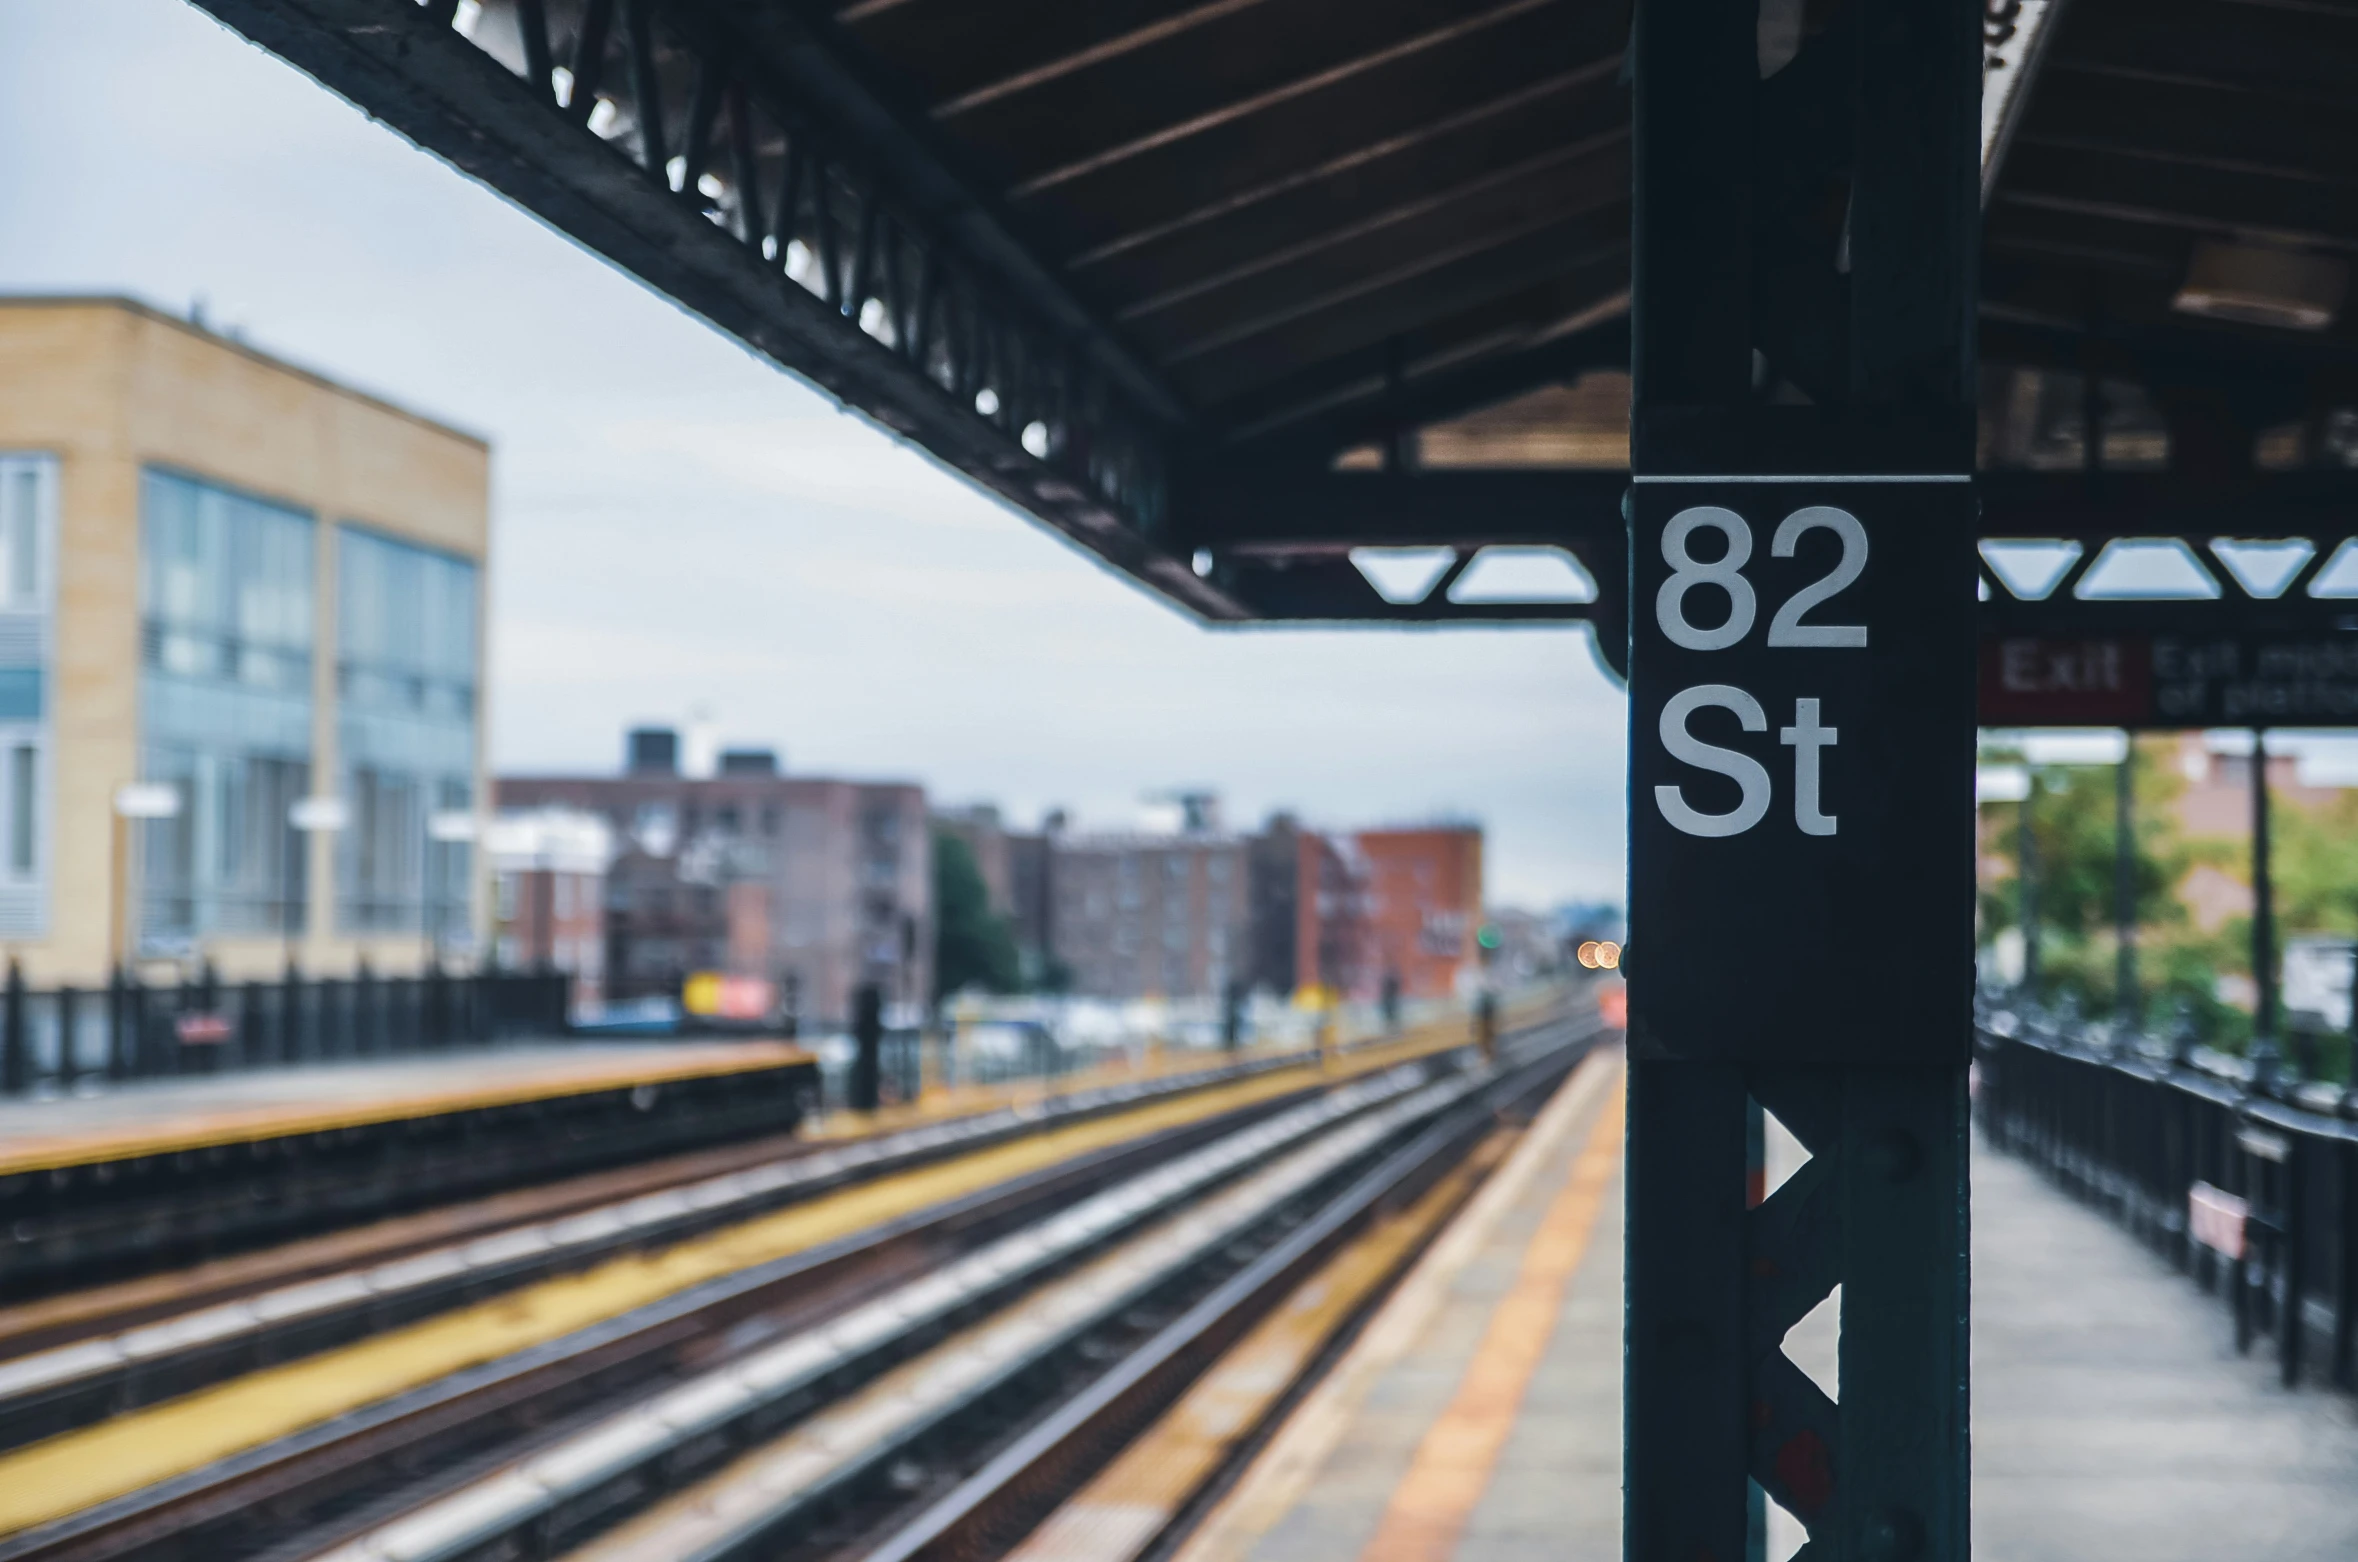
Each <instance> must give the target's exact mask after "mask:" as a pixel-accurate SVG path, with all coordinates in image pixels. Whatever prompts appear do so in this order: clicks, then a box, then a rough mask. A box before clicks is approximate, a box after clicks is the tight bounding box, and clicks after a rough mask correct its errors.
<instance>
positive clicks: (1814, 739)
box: [1777, 700, 1842, 835]
mask: <svg viewBox="0 0 2358 1562" xmlns="http://www.w3.org/2000/svg"><path fill="white" fill-rule="evenodd" d="M1841 736H1842V734H1841V732H1840V731H1839V730H1838V729H1836V728H1833V727H1827V726H1822V725H1820V724H1819V722H1818V702H1817V701H1816V700H1795V701H1794V702H1793V725H1792V726H1790V727H1780V728H1778V729H1777V741H1778V742H1779V743H1783V744H1785V745H1787V746H1788V747H1790V748H1791V749H1792V750H1793V822H1794V823H1795V824H1797V825H1799V826H1800V827H1801V833H1802V834H1804V835H1832V834H1833V833H1834V830H1835V823H1834V816H1833V815H1832V814H1828V813H1821V812H1819V809H1818V753H1819V750H1821V749H1829V748H1832V747H1834V745H1835V742H1836V740H1837V739H1839V738H1840V737H1841Z"/></svg>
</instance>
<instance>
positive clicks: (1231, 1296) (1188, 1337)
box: [696, 1038, 1586, 1562]
mask: <svg viewBox="0 0 2358 1562" xmlns="http://www.w3.org/2000/svg"><path fill="white" fill-rule="evenodd" d="M1584 1039H1585V1038H1584ZM1585 1050H1586V1049H1585V1047H1580V1046H1569V1047H1566V1048H1565V1049H1563V1050H1561V1051H1558V1052H1555V1053H1552V1054H1549V1055H1544V1056H1542V1057H1540V1058H1538V1059H1537V1060H1535V1061H1529V1062H1525V1063H1523V1064H1521V1065H1520V1066H1519V1067H1514V1068H1511V1069H1509V1070H1506V1071H1504V1072H1503V1073H1502V1074H1501V1076H1500V1077H1498V1078H1497V1079H1495V1080H1493V1081H1491V1082H1490V1083H1489V1084H1488V1086H1487V1087H1486V1088H1482V1089H1479V1090H1478V1091H1475V1092H1472V1093H1470V1095H1471V1098H1470V1099H1468V1100H1464V1101H1461V1102H1459V1103H1457V1104H1456V1105H1455V1107H1454V1109H1453V1110H1451V1111H1449V1112H1447V1113H1445V1114H1443V1115H1441V1116H1440V1117H1439V1119H1438V1120H1437V1121H1433V1122H1432V1123H1431V1125H1430V1126H1429V1127H1427V1128H1425V1129H1424V1130H1423V1131H1422V1132H1421V1133H1419V1134H1418V1135H1417V1137H1416V1138H1415V1139H1414V1140H1412V1141H1411V1142H1410V1143H1409V1144H1407V1145H1406V1146H1404V1147H1402V1148H1400V1149H1399V1150H1397V1151H1395V1152H1393V1153H1392V1154H1391V1155H1389V1156H1387V1157H1385V1158H1384V1159H1383V1160H1382V1161H1381V1162H1379V1163H1378V1164H1377V1165H1375V1166H1374V1167H1372V1168H1370V1169H1369V1170H1367V1171H1366V1172H1365V1173H1364V1175H1362V1176H1361V1177H1359V1178H1358V1180H1357V1181H1355V1182H1354V1183H1353V1184H1352V1185H1351V1186H1350V1187H1349V1188H1348V1189H1347V1190H1346V1191H1345V1192H1343V1193H1342V1194H1341V1195H1340V1196H1339V1197H1337V1198H1335V1199H1333V1200H1331V1201H1329V1202H1328V1203H1326V1204H1325V1205H1324V1206H1322V1207H1321V1208H1320V1209H1319V1211H1318V1212H1317V1214H1316V1215H1315V1216H1314V1217H1313V1218H1312V1219H1311V1220H1309V1221H1308V1222H1306V1223H1305V1224H1303V1225H1302V1226H1300V1227H1299V1228H1297V1229H1296V1230H1294V1231H1293V1232H1291V1233H1290V1234H1289V1235H1287V1236H1286V1237H1285V1239H1284V1240H1283V1241H1281V1242H1280V1243H1279V1244H1278V1245H1276V1246H1275V1247H1273V1248H1271V1249H1270V1250H1269V1251H1267V1252H1265V1253H1263V1254H1261V1255H1260V1256H1259V1257H1258V1258H1256V1259H1255V1260H1254V1261H1253V1262H1252V1263H1251V1264H1250V1265H1248V1266H1247V1267H1246V1268H1245V1269H1244V1270H1242V1271H1241V1272H1240V1273H1238V1274H1235V1275H1233V1276H1231V1277H1230V1278H1229V1279H1228V1280H1227V1281H1225V1282H1224V1283H1223V1284H1222V1285H1221V1286H1220V1287H1219V1288H1218V1289H1217V1290H1215V1291H1214V1292H1213V1293H1212V1294H1211V1295H1209V1296H1206V1297H1204V1298H1203V1299H1202V1300H1200V1301H1198V1302H1197V1303H1196V1304H1195V1305H1194V1306H1193V1307H1191V1308H1189V1309H1188V1310H1187V1312H1186V1313H1185V1314H1184V1315H1182V1316H1181V1317H1179V1318H1178V1319H1176V1320H1174V1321H1173V1322H1171V1323H1170V1324H1168V1325H1166V1326H1165V1327H1164V1328H1162V1329H1161V1330H1159V1331H1157V1332H1156V1333H1155V1334H1154V1336H1153V1337H1152V1338H1150V1339H1148V1340H1147V1341H1146V1342H1145V1343H1144V1344H1142V1345H1140V1346H1139V1347H1138V1348H1137V1349H1136V1350H1134V1351H1132V1352H1131V1353H1130V1354H1129V1355H1128V1356H1126V1357H1124V1358H1123V1359H1122V1360H1121V1361H1120V1362H1118V1363H1116V1364H1115V1365H1114V1367H1113V1368H1112V1369H1111V1370H1109V1371H1107V1372H1106V1373H1105V1374H1104V1375H1103V1376H1101V1377H1099V1378H1098V1379H1097V1380H1096V1381H1095V1382H1093V1383H1091V1384H1090V1385H1089V1386H1088V1387H1087V1388H1086V1389H1085V1390H1083V1391H1082V1392H1081V1393H1080V1394H1078V1395H1075V1396H1074V1397H1072V1398H1071V1399H1068V1400H1067V1401H1065V1402H1064V1403H1063V1404H1061V1405H1059V1406H1058V1407H1057V1408H1056V1409H1055V1410H1054V1411H1053V1412H1052V1413H1051V1414H1050V1415H1049V1416H1047V1417H1046V1418H1045V1419H1043V1420H1042V1421H1040V1422H1039V1423H1038V1424H1037V1425H1035V1426H1034V1427H1032V1428H1031V1429H1030V1430H1029V1431H1028V1432H1026V1433H1025V1434H1024V1435H1023V1436H1022V1437H1020V1438H1018V1439H1017V1440H1016V1441H1015V1442H1013V1443H1012V1444H1011V1445H1010V1446H1008V1447H1006V1448H1005V1449H1003V1450H1001V1451H1000V1452H999V1453H998V1454H997V1456H996V1457H994V1458H992V1459H991V1460H990V1461H989V1462H988V1463H987V1464H986V1465H984V1467H983V1468H982V1469H980V1470H979V1471H977V1472H975V1473H974V1474H973V1475H972V1476H970V1477H969V1478H968V1479H967V1480H965V1481H963V1482H961V1483H960V1484H959V1485H958V1486H957V1487H956V1488H955V1489H954V1490H952V1491H951V1492H950V1493H949V1494H947V1495H946V1496H944V1497H942V1498H941V1499H940V1500H939V1501H937V1502H934V1503H933V1504H931V1505H929V1506H928V1507H926V1508H925V1509H924V1510H923V1511H922V1512H920V1513H918V1514H917V1515H916V1516H914V1517H913V1518H911V1519H910V1520H909V1521H908V1522H906V1523H904V1524H902V1525H900V1526H899V1527H897V1528H896V1529H895V1530H894V1531H893V1532H892V1533H891V1534H890V1535H889V1536H887V1537H886V1538H885V1539H884V1540H883V1541H882V1542H881V1543H879V1544H876V1545H874V1546H872V1547H870V1548H868V1549H867V1550H866V1551H865V1554H864V1562H952V1559H961V1562H962V1559H968V1558H976V1557H983V1556H996V1555H999V1554H1000V1553H1001V1552H1003V1551H1004V1550H1005V1549H1006V1548H1007V1547H1008V1546H1009V1545H1011V1544H1013V1543H1014V1542H1015V1541H1016V1540H1018V1539H1020V1538H1021V1537H1022V1536H1023V1535H1024V1534H1025V1533H1027V1532H1029V1531H1030V1529H1031V1528H1032V1527H1033V1526H1034V1525H1035V1524H1037V1523H1038V1522H1039V1521H1040V1519H1042V1518H1043V1517H1045V1516H1046V1515H1047V1514H1048V1513H1049V1512H1050V1511H1052V1510H1053V1509H1054V1508H1055V1506H1056V1505H1057V1503H1059V1502H1060V1501H1062V1500H1063V1498H1064V1497H1065V1496H1067V1495H1069V1494H1070V1493H1071V1492H1072V1491H1074V1490H1076V1489H1077V1488H1078V1487H1079V1486H1080V1485H1081V1484H1082V1483H1083V1482H1084V1481H1085V1480H1086V1479H1087V1478H1088V1477H1089V1476H1090V1475H1092V1474H1094V1473H1095V1471H1096V1470H1097V1469H1098V1468H1099V1467H1100V1466H1102V1465H1103V1464H1104V1463H1105V1462H1106V1460H1107V1459H1109V1458H1110V1457H1111V1456H1112V1455H1113V1454H1114V1453H1115V1452H1117V1451H1119V1450H1120V1449H1121V1448H1122V1447H1123V1446H1125V1445H1126V1444H1127V1443H1128V1442H1129V1441H1130V1440H1131V1439H1132V1438H1133V1437H1135V1436H1136V1435H1138V1433H1140V1432H1141V1431H1143V1430H1144V1429H1145V1428H1146V1427H1147V1426H1148V1425H1149V1424H1150V1423H1151V1422H1152V1421H1153V1419H1154V1418H1155V1417H1156V1416H1157V1415H1159V1414H1161V1412H1162V1411H1163V1410H1164V1409H1165V1408H1166V1407H1167V1406H1168V1405H1169V1404H1170V1403H1171V1402H1172V1401H1173V1400H1175V1399H1176V1398H1177V1397H1178V1395H1179V1394H1180V1392H1181V1391H1183V1390H1184V1389H1185V1387H1186V1385H1187V1384H1189V1383H1191V1382H1193V1381H1194V1380H1195V1379H1196V1378H1197V1377H1198V1376H1199V1375H1200V1374H1201V1373H1202V1372H1203V1371H1204V1370H1205V1369H1206V1368H1207V1367H1208V1366H1210V1365H1211V1363H1212V1362H1213V1361H1215V1360H1217V1359H1218V1357H1219V1356H1220V1354H1221V1353H1222V1352H1223V1351H1225V1350H1226V1349H1227V1348H1228V1347H1229V1346H1230V1345H1231V1344H1233V1343H1235V1341H1236V1340H1238V1339H1239V1338H1240V1337H1241V1336H1242V1335H1243V1334H1244V1332H1245V1331H1246V1330H1247V1329H1248V1328H1249V1327H1250V1326H1251V1325H1252V1324H1253V1323H1254V1322H1255V1321H1257V1320H1258V1319H1259V1318H1260V1317H1261V1316H1262V1315H1263V1314H1264V1313H1266V1312H1267V1311H1268V1309H1269V1308H1270V1307H1271V1306H1272V1305H1274V1304H1275V1303H1276V1302H1277V1301H1279V1300H1280V1299H1282V1298H1283V1297H1285V1296H1286V1295H1288V1294H1290V1293H1291V1292H1292V1290H1293V1289H1294V1288H1295V1287H1296V1286H1297V1285H1299V1284H1300V1283H1301V1282H1302V1281H1303V1280H1304V1279H1305V1278H1306V1277H1307V1276H1309V1275H1310V1274H1311V1273H1313V1272H1314V1271H1315V1270H1316V1268H1317V1267H1318V1266H1319V1265H1320V1264H1321V1263H1323V1262H1324V1261H1325V1260H1326V1259H1327V1258H1328V1256H1329V1255H1331V1254H1332V1253H1333V1252H1334V1250H1335V1249H1336V1248H1337V1247H1338V1246H1340V1245H1341V1244H1342V1243H1343V1242H1345V1241H1346V1240H1348V1239H1349V1238H1350V1237H1351V1236H1352V1235H1353V1234H1354V1233H1355V1232H1357V1231H1358V1230H1360V1229H1361V1228H1362V1227H1363V1226H1364V1225H1365V1224H1366V1223H1367V1222H1368V1221H1369V1219H1370V1218H1371V1217H1373V1216H1374V1215H1375V1214H1376V1213H1378V1212H1379V1211H1380V1210H1382V1209H1384V1208H1386V1207H1389V1206H1392V1205H1395V1204H1398V1203H1400V1202H1403V1201H1405V1200H1407V1199H1411V1198H1414V1197H1415V1196H1416V1195H1417V1194H1419V1193H1421V1192H1423V1191H1424V1189H1425V1188H1426V1187H1428V1186H1430V1184H1431V1183H1432V1182H1433V1180H1434V1179H1436V1178H1437V1177H1439V1176H1440V1175H1441V1174H1442V1173H1443V1172H1444V1171H1446V1170H1447V1169H1448V1168H1449V1167H1450V1166H1451V1165H1454V1164H1455V1163H1456V1162H1457V1160H1458V1158H1459V1157H1460V1156H1462V1155H1464V1154H1465V1153H1466V1152H1467V1151H1469V1150H1471V1149H1472V1147H1473V1146H1474V1145H1475V1144H1477V1143H1479V1142H1480V1140H1481V1139H1482V1137H1483V1136H1484V1135H1485V1134H1486V1133H1488V1132H1489V1131H1490V1129H1491V1128H1492V1127H1494V1126H1495V1124H1496V1120H1497V1115H1498V1113H1499V1112H1500V1111H1502V1110H1504V1109H1506V1108H1507V1107H1509V1106H1510V1105H1512V1104H1514V1103H1516V1102H1518V1101H1520V1100H1523V1099H1526V1098H1528V1097H1530V1096H1531V1095H1533V1094H1536V1093H1539V1092H1541V1091H1544V1090H1545V1089H1547V1088H1549V1087H1551V1086H1553V1085H1555V1084H1556V1083H1557V1082H1559V1081H1561V1080H1562V1078H1563V1077H1564V1075H1565V1073H1566V1072H1567V1071H1568V1070H1569V1069H1570V1068H1571V1066H1572V1065H1573V1064H1574V1063H1575V1062H1577V1061H1578V1059H1579V1057H1580V1056H1582V1055H1584V1053H1585ZM1313 1370H1315V1366H1314V1368H1313ZM750 1554H751V1553H750V1551H749V1550H742V1549H741V1550H731V1551H727V1552H706V1553H701V1554H699V1556H698V1557H697V1559H696V1562H738V1559H740V1558H741V1557H746V1556H749V1555H750Z"/></svg>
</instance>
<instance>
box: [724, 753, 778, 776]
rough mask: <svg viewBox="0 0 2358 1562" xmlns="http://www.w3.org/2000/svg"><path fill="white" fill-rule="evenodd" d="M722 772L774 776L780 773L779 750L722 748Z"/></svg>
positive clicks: (738, 774)
mask: <svg viewBox="0 0 2358 1562" xmlns="http://www.w3.org/2000/svg"><path fill="white" fill-rule="evenodd" d="M720 773H721V774H722V775H724V776H774V775H776V774H777V773H778V751H777V750H776V749H774V748H728V749H722V750H721V757H720Z"/></svg>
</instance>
